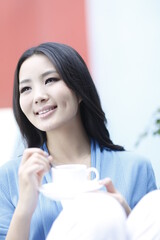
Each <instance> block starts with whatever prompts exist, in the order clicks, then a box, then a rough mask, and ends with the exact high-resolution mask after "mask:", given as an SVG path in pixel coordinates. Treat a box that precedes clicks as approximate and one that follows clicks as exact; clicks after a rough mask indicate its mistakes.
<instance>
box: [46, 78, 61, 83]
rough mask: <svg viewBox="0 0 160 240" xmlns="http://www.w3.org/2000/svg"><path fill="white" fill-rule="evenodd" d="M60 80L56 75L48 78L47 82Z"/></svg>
mask: <svg viewBox="0 0 160 240" xmlns="http://www.w3.org/2000/svg"><path fill="white" fill-rule="evenodd" d="M58 80H59V78H56V77H52V78H48V79H47V80H46V81H45V84H48V83H51V82H57V81H58Z"/></svg>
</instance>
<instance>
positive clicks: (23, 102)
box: [19, 98, 27, 114]
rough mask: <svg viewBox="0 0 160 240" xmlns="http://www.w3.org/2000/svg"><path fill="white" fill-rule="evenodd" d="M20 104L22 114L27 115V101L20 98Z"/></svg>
mask: <svg viewBox="0 0 160 240" xmlns="http://www.w3.org/2000/svg"><path fill="white" fill-rule="evenodd" d="M19 104H20V107H21V110H22V112H23V113H24V114H26V111H27V101H25V100H24V99H22V98H20V99H19Z"/></svg>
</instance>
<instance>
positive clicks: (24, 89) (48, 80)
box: [20, 77, 60, 94]
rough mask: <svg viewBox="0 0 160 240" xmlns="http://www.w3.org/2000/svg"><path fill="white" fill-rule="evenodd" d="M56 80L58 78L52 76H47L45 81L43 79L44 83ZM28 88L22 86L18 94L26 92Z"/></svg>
mask: <svg viewBox="0 0 160 240" xmlns="http://www.w3.org/2000/svg"><path fill="white" fill-rule="evenodd" d="M58 80H60V79H59V78H55V77H52V78H48V79H47V80H46V81H45V85H46V84H48V83H50V82H57V81H58ZM28 90H30V87H23V88H22V89H21V90H20V94H22V93H24V92H26V91H28Z"/></svg>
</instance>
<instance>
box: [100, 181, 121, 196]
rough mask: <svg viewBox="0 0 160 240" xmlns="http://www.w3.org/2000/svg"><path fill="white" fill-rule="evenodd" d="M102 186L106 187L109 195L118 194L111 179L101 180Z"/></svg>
mask: <svg viewBox="0 0 160 240" xmlns="http://www.w3.org/2000/svg"><path fill="white" fill-rule="evenodd" d="M100 184H102V185H104V186H105V187H106V189H107V191H108V192H109V193H117V190H116V189H115V187H114V185H113V182H112V180H111V179H110V178H105V179H103V180H101V181H100Z"/></svg>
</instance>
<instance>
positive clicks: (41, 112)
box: [38, 108, 52, 115]
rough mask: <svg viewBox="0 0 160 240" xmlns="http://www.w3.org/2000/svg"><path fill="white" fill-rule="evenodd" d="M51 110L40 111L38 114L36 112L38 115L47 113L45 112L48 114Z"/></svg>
mask: <svg viewBox="0 0 160 240" xmlns="http://www.w3.org/2000/svg"><path fill="white" fill-rule="evenodd" d="M51 110H52V108H49V109H46V110H44V111H40V112H38V115H41V114H44V113H47V112H49V111H51Z"/></svg>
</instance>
